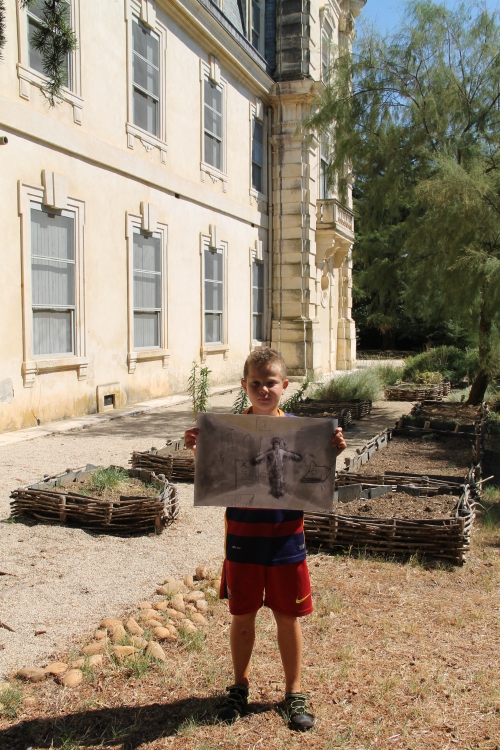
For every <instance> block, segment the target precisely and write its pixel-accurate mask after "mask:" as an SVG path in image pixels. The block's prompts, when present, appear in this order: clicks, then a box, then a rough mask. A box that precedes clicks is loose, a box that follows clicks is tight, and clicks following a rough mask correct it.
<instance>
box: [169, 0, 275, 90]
mask: <svg viewBox="0 0 500 750" xmlns="http://www.w3.org/2000/svg"><path fill="white" fill-rule="evenodd" d="M157 3H158V5H159V7H160V8H161V9H162V11H164V12H165V13H166V14H167V15H168V16H170V17H171V18H172V19H173V20H174V21H176V22H177V23H178V24H179V26H181V28H183V29H185V30H186V31H187V32H188V33H189V35H190V36H191V38H193V39H194V40H195V41H197V42H198V43H199V44H200V46H202V47H203V48H204V49H205V50H206V51H207V53H211V54H215V55H216V56H217V57H218V58H219V60H220V61H221V63H222V65H223V66H224V67H225V68H227V69H228V70H229V71H230V72H232V73H233V75H235V76H236V77H237V78H239V79H240V80H241V81H242V82H243V83H244V84H245V85H246V86H247V87H248V88H249V89H250V90H251V91H252V93H254V94H256V95H257V96H263V95H266V94H267V93H268V92H269V91H270V89H271V86H272V85H273V83H274V81H273V79H272V78H271V77H270V76H269V75H268V74H267V72H266V71H265V69H263V67H262V63H264V64H265V61H264V60H263V59H262V58H261V61H259V63H257V62H256V60H255V59H254V58H253V56H252V55H250V54H248V52H246V51H245V49H244V47H243V46H242V44H240V42H239V41H238V40H237V39H235V37H234V36H233V35H232V34H230V33H229V31H227V30H226V29H225V28H224V27H223V26H222V25H221V23H219V21H218V20H217V18H216V17H215V15H214V14H213V13H211V12H210V10H209V9H208V7H206V5H205V4H204V3H203V2H200V0H168V2H166V0H157ZM207 5H208V3H207ZM255 54H256V55H258V53H255ZM259 57H260V56H259Z"/></svg>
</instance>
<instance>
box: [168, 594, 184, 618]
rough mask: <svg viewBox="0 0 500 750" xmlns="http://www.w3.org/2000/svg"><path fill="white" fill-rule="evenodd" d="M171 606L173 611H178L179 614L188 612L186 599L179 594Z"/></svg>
mask: <svg viewBox="0 0 500 750" xmlns="http://www.w3.org/2000/svg"><path fill="white" fill-rule="evenodd" d="M170 606H171V608H172V609H175V610H177V612H182V613H183V614H184V612H185V611H186V605H185V604H184V599H183V596H182V594H177V596H174V598H173V599H172V601H171V602H170Z"/></svg>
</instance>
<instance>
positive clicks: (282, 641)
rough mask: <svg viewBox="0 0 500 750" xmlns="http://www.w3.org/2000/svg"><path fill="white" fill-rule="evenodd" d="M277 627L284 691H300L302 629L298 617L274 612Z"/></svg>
mask: <svg viewBox="0 0 500 750" xmlns="http://www.w3.org/2000/svg"><path fill="white" fill-rule="evenodd" d="M273 615H274V619H275V620H276V625H277V628H278V646H279V650H280V655H281V661H282V663H283V670H284V672H285V692H286V693H300V673H301V668H302V630H301V627H300V622H299V618H298V617H290V616H289V615H282V614H280V613H279V612H274V611H273Z"/></svg>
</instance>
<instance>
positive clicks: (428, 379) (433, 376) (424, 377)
mask: <svg viewBox="0 0 500 750" xmlns="http://www.w3.org/2000/svg"><path fill="white" fill-rule="evenodd" d="M442 382H443V376H442V375H441V373H440V372H421V373H419V374H418V375H417V383H426V384H429V385H433V384H435V383H442Z"/></svg>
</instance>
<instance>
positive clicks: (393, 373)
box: [372, 363, 405, 387]
mask: <svg viewBox="0 0 500 750" xmlns="http://www.w3.org/2000/svg"><path fill="white" fill-rule="evenodd" d="M404 369H405V368H404V365H390V364H389V363H386V364H383V365H376V366H375V367H372V370H374V371H375V372H376V373H377V376H378V379H379V380H380V383H381V384H382V385H383V386H384V387H385V386H386V385H396V383H398V382H399V381H400V380H402V379H403V372H404Z"/></svg>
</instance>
